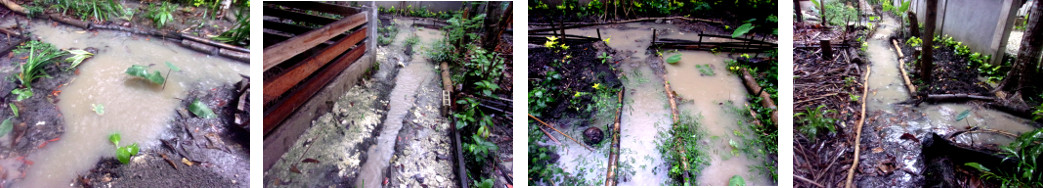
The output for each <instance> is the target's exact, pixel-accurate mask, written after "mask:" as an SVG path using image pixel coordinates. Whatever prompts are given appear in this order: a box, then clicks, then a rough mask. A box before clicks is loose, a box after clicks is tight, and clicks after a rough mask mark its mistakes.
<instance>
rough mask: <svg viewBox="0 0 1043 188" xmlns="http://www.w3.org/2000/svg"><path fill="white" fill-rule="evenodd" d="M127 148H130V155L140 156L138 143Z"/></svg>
mask: <svg viewBox="0 0 1043 188" xmlns="http://www.w3.org/2000/svg"><path fill="white" fill-rule="evenodd" d="M126 147H128V148H130V155H132V156H133V155H138V149H139V148H138V143H133V144H130V145H129V146H126Z"/></svg>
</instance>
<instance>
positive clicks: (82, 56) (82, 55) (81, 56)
mask: <svg viewBox="0 0 1043 188" xmlns="http://www.w3.org/2000/svg"><path fill="white" fill-rule="evenodd" d="M66 52H68V53H69V54H72V57H69V58H65V61H68V62H72V65H69V68H67V69H74V68H76V66H79V65H80V63H83V60H86V59H87V58H90V57H91V56H94V54H93V53H90V52H87V51H84V50H67V51H66Z"/></svg>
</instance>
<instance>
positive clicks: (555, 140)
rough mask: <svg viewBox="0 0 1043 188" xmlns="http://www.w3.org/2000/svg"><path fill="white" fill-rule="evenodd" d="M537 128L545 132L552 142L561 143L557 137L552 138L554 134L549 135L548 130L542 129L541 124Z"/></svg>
mask: <svg viewBox="0 0 1043 188" xmlns="http://www.w3.org/2000/svg"><path fill="white" fill-rule="evenodd" d="M538 128H540V131H543V134H546V135H547V137H550V140H552V141H554V143H557V144H558V145H561V142H559V141H558V139H557V138H554V135H551V134H550V132H547V129H543V126H538Z"/></svg>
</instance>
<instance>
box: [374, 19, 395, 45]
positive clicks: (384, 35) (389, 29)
mask: <svg viewBox="0 0 1043 188" xmlns="http://www.w3.org/2000/svg"><path fill="white" fill-rule="evenodd" d="M377 33H378V35H377V43H379V44H380V45H381V46H387V45H389V44H391V42H394V41H395V36H396V35H398V27H396V26H395V23H394V22H392V23H391V24H390V25H388V26H385V27H379V28H377Z"/></svg>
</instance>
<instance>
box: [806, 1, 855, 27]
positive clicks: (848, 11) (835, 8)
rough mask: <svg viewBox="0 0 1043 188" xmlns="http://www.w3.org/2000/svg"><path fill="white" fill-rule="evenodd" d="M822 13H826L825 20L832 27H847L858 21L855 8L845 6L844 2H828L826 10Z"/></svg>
mask: <svg viewBox="0 0 1043 188" xmlns="http://www.w3.org/2000/svg"><path fill="white" fill-rule="evenodd" d="M813 2H814V1H813ZM815 7H819V6H818V5H816V6H815ZM822 11H825V12H826V18H825V20H826V21H827V22H829V24H830V25H847V23H848V22H851V21H858V11H857V10H855V7H852V6H848V5H845V4H844V2H842V1H829V2H826V10H822Z"/></svg>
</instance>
